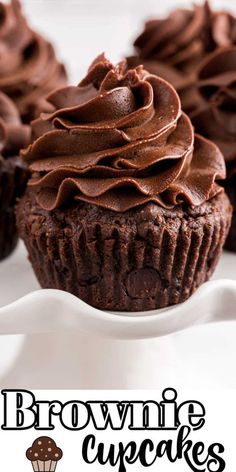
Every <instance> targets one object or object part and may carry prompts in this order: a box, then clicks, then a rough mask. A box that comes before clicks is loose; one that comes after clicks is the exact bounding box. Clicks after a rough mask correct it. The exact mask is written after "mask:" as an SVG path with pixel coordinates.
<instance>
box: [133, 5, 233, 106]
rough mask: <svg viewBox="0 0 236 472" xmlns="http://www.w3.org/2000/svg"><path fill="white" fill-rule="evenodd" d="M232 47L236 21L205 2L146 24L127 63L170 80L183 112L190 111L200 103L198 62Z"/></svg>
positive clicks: (175, 11) (178, 10)
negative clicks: (213, 52) (224, 48)
mask: <svg viewBox="0 0 236 472" xmlns="http://www.w3.org/2000/svg"><path fill="white" fill-rule="evenodd" d="M232 44H236V18H235V17H234V16H233V15H231V14H229V13H228V12H225V11H217V12H215V11H212V10H211V8H210V6H209V3H208V2H205V3H204V4H203V5H193V7H192V9H177V10H174V11H173V12H172V13H171V14H170V15H169V16H168V17H167V18H165V19H153V20H150V21H147V22H146V24H145V29H144V31H143V33H142V34H141V35H140V36H139V37H138V38H137V39H136V41H135V42H134V46H135V48H136V51H137V54H136V55H135V56H133V57H130V58H128V62H129V65H130V66H137V65H138V64H140V63H141V64H144V66H145V68H146V69H147V70H148V71H149V72H151V73H154V74H157V75H159V76H161V77H163V78H164V79H165V80H168V81H169V82H170V83H171V84H172V85H173V86H174V87H175V88H176V90H177V91H178V93H179V94H180V98H181V103H182V108H183V110H184V111H186V112H189V111H191V110H192V109H194V108H195V107H196V106H199V105H200V104H201V96H200V95H199V94H198V90H197V89H196V88H195V81H196V73H197V70H198V68H199V63H200V62H201V61H202V60H203V59H204V58H205V57H206V56H207V55H208V54H209V53H211V52H212V51H214V50H216V49H217V48H219V47H223V46H228V45H232Z"/></svg>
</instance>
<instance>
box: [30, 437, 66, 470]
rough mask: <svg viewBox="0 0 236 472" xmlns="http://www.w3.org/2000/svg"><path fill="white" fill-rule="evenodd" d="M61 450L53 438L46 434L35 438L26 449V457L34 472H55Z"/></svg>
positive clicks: (60, 456)
mask: <svg viewBox="0 0 236 472" xmlns="http://www.w3.org/2000/svg"><path fill="white" fill-rule="evenodd" d="M62 456H63V454H62V450H61V449H60V448H59V447H57V445H56V443H55V441H53V439H51V438H48V437H46V436H42V437H41V438H38V439H36V440H35V441H34V442H33V444H32V446H31V447H30V448H29V449H28V450H27V451H26V457H27V459H28V460H29V461H31V463H32V467H33V470H34V472H55V470H56V468H57V464H58V462H59V461H60V460H61V458H62Z"/></svg>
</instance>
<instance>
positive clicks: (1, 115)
mask: <svg viewBox="0 0 236 472" xmlns="http://www.w3.org/2000/svg"><path fill="white" fill-rule="evenodd" d="M29 142H30V127H29V126H27V125H23V124H22V122H21V118H20V115H19V112H18V110H17V108H16V106H15V104H14V103H13V102H12V101H11V99H10V98H9V97H7V95H5V94H4V93H2V92H0V155H1V157H2V158H7V157H13V156H16V155H18V154H19V151H20V149H22V148H24V147H25V146H27V145H28V144H29Z"/></svg>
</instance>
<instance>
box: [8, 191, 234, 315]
mask: <svg viewBox="0 0 236 472" xmlns="http://www.w3.org/2000/svg"><path fill="white" fill-rule="evenodd" d="M231 213H232V209H231V205H230V203H229V200H228V198H227V196H226V195H225V193H224V192H223V191H222V192H221V193H220V194H218V195H217V196H216V197H215V198H213V199H212V200H210V201H208V202H206V203H205V204H203V205H201V206H199V207H195V208H190V207H187V206H179V207H177V208H175V209H173V210H167V209H164V208H161V207H159V206H158V205H156V204H154V203H148V204H146V205H144V206H142V207H139V208H136V209H133V210H130V211H127V212H125V213H115V212H112V211H109V210H104V209H102V208H99V207H96V206H95V205H90V204H87V203H82V202H78V203H74V204H73V205H72V206H70V207H67V208H66V207H64V208H61V209H58V210H54V211H52V212H47V211H44V210H43V209H42V208H41V207H40V206H39V205H38V203H37V200H36V197H35V195H34V193H33V191H32V190H29V189H28V190H27V192H26V194H25V196H24V197H23V198H22V199H21V201H20V203H19V204H18V208H17V224H18V229H19V233H20V236H21V238H22V239H23V240H24V242H25V245H26V247H27V250H28V253H29V257H30V260H31V263H32V266H33V268H34V271H35V274H36V276H37V278H38V280H39V283H40V284H41V286H42V287H43V288H56V289H61V290H66V291H68V292H71V293H72V294H74V295H76V296H78V297H79V298H81V299H82V300H84V301H85V302H87V303H89V304H90V305H93V306H95V307H97V308H100V309H106V310H122V311H142V310H151V309H156V308H162V307H166V306H169V305H174V304H176V303H180V302H183V301H184V300H186V299H187V298H188V297H189V296H190V295H191V294H192V293H193V292H194V291H195V290H196V288H197V287H199V285H201V284H202V283H203V282H205V281H206V280H208V279H209V277H210V276H211V274H212V272H213V271H214V269H215V266H216V264H217V262H218V259H219V257H220V254H221V251H222V247H223V245H224V242H225V239H226V236H227V234H228V230H229V226H230V222H231Z"/></svg>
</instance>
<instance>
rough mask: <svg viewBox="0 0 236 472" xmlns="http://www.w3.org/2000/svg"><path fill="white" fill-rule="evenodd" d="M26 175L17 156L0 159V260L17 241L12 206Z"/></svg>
mask: <svg viewBox="0 0 236 472" xmlns="http://www.w3.org/2000/svg"><path fill="white" fill-rule="evenodd" d="M27 177H28V171H27V170H26V167H25V165H24V164H23V163H22V161H21V159H20V158H19V157H12V158H8V159H3V160H1V161H0V260H2V259H4V258H5V257H7V256H9V254H10V253H11V252H12V251H13V250H14V248H15V246H16V243H17V239H18V234H17V228H16V219H15V208H14V207H15V204H16V200H17V197H20V196H21V194H22V192H23V191H24V188H25V185H26V182H27Z"/></svg>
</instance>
